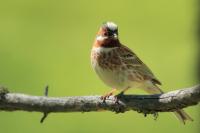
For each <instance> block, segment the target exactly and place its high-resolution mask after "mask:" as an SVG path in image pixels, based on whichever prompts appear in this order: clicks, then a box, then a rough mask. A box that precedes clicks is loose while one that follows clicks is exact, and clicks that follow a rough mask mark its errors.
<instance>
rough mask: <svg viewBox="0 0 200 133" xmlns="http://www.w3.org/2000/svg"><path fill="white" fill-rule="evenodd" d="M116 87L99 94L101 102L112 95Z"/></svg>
mask: <svg viewBox="0 0 200 133" xmlns="http://www.w3.org/2000/svg"><path fill="white" fill-rule="evenodd" d="M116 90H117V89H112V90H111V91H109V92H108V93H106V94H104V95H103V96H101V99H102V100H103V102H105V100H106V98H109V97H110V96H112V95H113V93H114V92H115V91H116Z"/></svg>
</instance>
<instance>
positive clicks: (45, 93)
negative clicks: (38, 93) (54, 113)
mask: <svg viewBox="0 0 200 133" xmlns="http://www.w3.org/2000/svg"><path fill="white" fill-rule="evenodd" d="M48 93H49V86H48V85H47V86H46V87H45V91H44V96H46V97H48ZM48 114H49V113H48V112H44V113H43V117H42V118H41V120H40V123H43V122H44V120H45V118H47V116H48Z"/></svg>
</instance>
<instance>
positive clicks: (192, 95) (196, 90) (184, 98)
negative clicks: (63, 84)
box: [0, 85, 200, 114]
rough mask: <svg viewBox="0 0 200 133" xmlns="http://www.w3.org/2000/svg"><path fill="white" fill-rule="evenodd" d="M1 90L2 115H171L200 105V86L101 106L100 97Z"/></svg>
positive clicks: (124, 97)
mask: <svg viewBox="0 0 200 133" xmlns="http://www.w3.org/2000/svg"><path fill="white" fill-rule="evenodd" d="M2 90H3V88H1V90H0V110H1V111H17V110H21V111H36V112H45V113H47V114H48V113H51V112H90V111H102V110H107V111H113V112H116V113H123V112H125V111H129V110H134V111H137V112H140V113H144V114H154V113H156V112H171V111H175V110H177V109H182V108H185V107H188V106H192V105H196V104H198V102H200V85H197V86H194V87H190V88H186V89H181V90H177V91H172V92H168V93H165V94H160V95H124V96H122V97H120V99H119V102H118V103H116V102H115V99H114V97H112V96H111V97H110V98H109V99H107V100H106V101H105V102H102V100H101V99H100V96H73V97H46V96H30V95H26V94H19V93H9V92H8V91H5V90H4V91H2Z"/></svg>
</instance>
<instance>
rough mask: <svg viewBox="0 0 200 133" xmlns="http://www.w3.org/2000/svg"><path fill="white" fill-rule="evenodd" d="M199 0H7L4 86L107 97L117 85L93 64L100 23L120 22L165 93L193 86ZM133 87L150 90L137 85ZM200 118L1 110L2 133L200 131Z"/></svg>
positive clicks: (0, 10) (2, 31)
mask: <svg viewBox="0 0 200 133" xmlns="http://www.w3.org/2000/svg"><path fill="white" fill-rule="evenodd" d="M195 4H197V3H196V1H195V0H165V1H161V0H151V1H149V0H123V1H116V0H110V1H108V0H101V1H95V0H63V1H61V0H57V1H53V0H7V1H1V2H0V62H1V63H0V84H2V85H5V86H7V87H9V88H10V91H12V92H21V93H27V94H32V95H43V92H44V87H45V85H47V84H48V85H49V86H50V92H49V95H50V96H74V95H101V94H103V93H105V92H106V91H108V90H109V87H107V86H105V85H104V84H103V83H102V82H101V81H100V80H99V79H98V77H97V76H96V74H95V73H94V72H93V70H92V68H91V66H90V49H91V47H92V43H93V40H94V38H95V34H96V32H97V30H98V28H99V26H100V25H101V24H102V22H104V21H114V22H115V23H117V24H118V26H119V33H120V40H121V42H122V43H123V44H126V45H127V46H128V47H130V48H131V49H132V50H134V51H135V52H136V53H137V54H138V55H139V57H140V58H141V59H142V60H143V61H144V62H145V63H146V64H147V65H148V66H149V67H150V68H151V69H152V71H153V72H154V73H155V75H156V76H157V77H158V79H160V81H161V82H162V83H163V86H162V88H163V89H164V90H165V91H170V90H175V89H179V88H184V87H189V86H193V85H195V84H197V83H198V80H197V74H196V68H197V67H196V66H197V64H196V62H197V56H196V55H197V52H198V51H197V48H198V47H197V42H196V39H195V32H196V28H197V27H196V20H197V7H196V6H195ZM129 93H134V94H138V93H139V94H141V93H142V94H144V92H143V91H139V90H131V91H129ZM186 110H187V112H188V113H189V114H190V115H191V116H192V117H193V118H194V119H195V121H194V122H192V123H187V124H186V125H182V124H181V123H179V121H178V120H176V118H175V117H174V116H173V115H172V114H171V113H160V114H159V118H158V120H157V121H154V120H153V116H151V115H148V116H147V117H146V118H145V117H144V116H143V115H142V114H138V113H137V112H132V111H131V112H127V113H124V114H117V115H116V114H115V113H112V112H98V113H96V112H91V113H57V114H50V115H49V116H48V118H47V119H46V120H45V122H44V123H43V124H40V123H39V120H40V118H41V116H42V114H41V113H27V112H12V113H10V112H0V128H1V130H0V132H1V133H21V132H26V133H35V132H39V133H55V132H58V133H67V132H70V133H89V132H96V133H102V132H104V133H106V132H109V133H120V132H127V133H128V132H135V133H136V132H140V133H145V132H154V133H160V132H162V133H169V132H181V133H195V132H196V133H197V132H198V126H199V122H200V121H199V116H198V107H197V106H194V107H189V108H187V109H186Z"/></svg>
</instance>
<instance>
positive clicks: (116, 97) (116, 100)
mask: <svg viewBox="0 0 200 133" xmlns="http://www.w3.org/2000/svg"><path fill="white" fill-rule="evenodd" d="M128 89H129V88H126V89H124V90H122V91H121V92H120V93H119V94H117V95H115V103H119V99H120V98H121V97H122V96H123V95H124V92H125V91H127V90H128Z"/></svg>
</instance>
